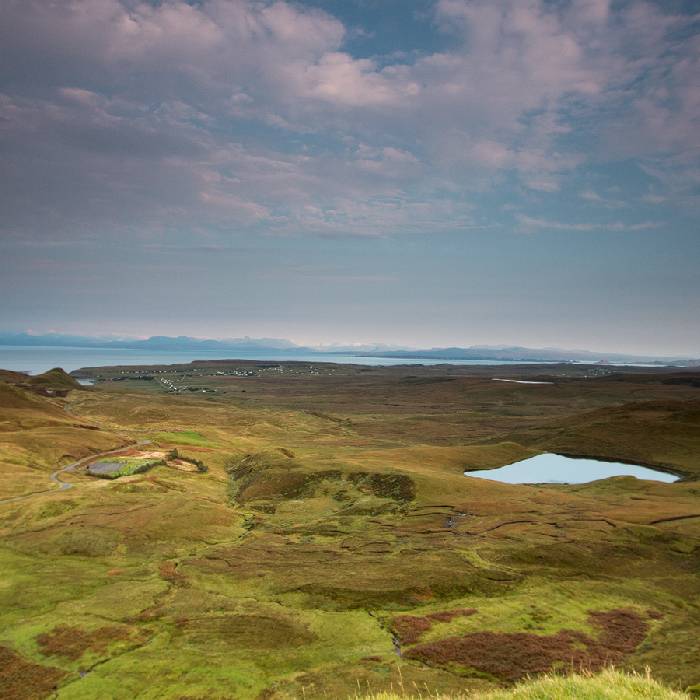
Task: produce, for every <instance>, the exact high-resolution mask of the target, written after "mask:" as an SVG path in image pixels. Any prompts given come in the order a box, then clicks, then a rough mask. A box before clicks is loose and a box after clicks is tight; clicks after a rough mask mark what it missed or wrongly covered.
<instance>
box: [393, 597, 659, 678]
mask: <svg viewBox="0 0 700 700" xmlns="http://www.w3.org/2000/svg"><path fill="white" fill-rule="evenodd" d="M589 619H590V622H591V624H592V625H594V626H596V627H598V628H600V630H601V632H600V634H599V636H598V638H597V639H593V638H592V637H590V636H588V635H586V634H583V633H582V632H576V631H573V630H561V631H559V632H557V633H556V634H553V635H537V634H530V633H526V632H511V633H506V632H474V633H471V634H466V635H464V636H461V637H451V638H448V639H443V640H440V641H437V642H431V643H429V644H422V645H419V646H416V647H413V648H412V649H410V650H409V651H408V652H406V656H407V657H408V658H413V659H417V660H419V661H423V662H424V663H426V664H428V665H431V666H447V667H452V666H458V667H462V668H465V669H476V670H477V671H479V672H481V673H486V674H488V675H489V676H492V677H495V678H498V679H500V680H504V681H511V682H512V681H516V680H518V679H520V678H523V677H525V676H527V675H531V674H539V673H545V672H547V671H551V670H557V669H558V668H563V667H566V668H568V669H574V670H589V671H599V670H601V669H602V668H604V667H605V666H608V665H610V664H616V663H620V662H621V661H622V660H623V659H624V657H625V655H627V654H629V653H631V652H632V651H634V650H635V649H636V648H637V646H638V645H639V644H640V643H641V642H642V640H643V639H644V637H645V635H646V631H647V623H646V622H645V621H644V620H643V619H642V618H641V617H640V616H639V615H638V614H637V613H636V612H634V611H632V610H621V609H618V610H608V611H605V612H592V613H590V617H589Z"/></svg>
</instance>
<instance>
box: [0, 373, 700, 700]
mask: <svg viewBox="0 0 700 700" xmlns="http://www.w3.org/2000/svg"><path fill="white" fill-rule="evenodd" d="M199 367H200V369H199V370H197V372H198V374H197V373H195V372H194V371H193V369H192V368H191V367H189V366H186V368H185V369H178V370H172V371H168V372H166V373H163V374H157V373H155V372H154V371H153V370H152V369H149V371H148V372H147V371H146V370H145V369H143V368H140V369H139V370H137V371H134V374H133V379H126V380H124V379H121V378H122V377H124V376H126V375H124V374H123V373H122V371H121V370H119V369H118V368H117V369H115V370H114V371H113V372H114V373H113V375H110V374H109V373H105V371H104V370H99V371H96V374H97V373H101V375H102V377H103V380H102V381H100V382H99V383H98V385H97V386H96V387H95V388H91V389H90V390H80V391H77V390H70V391H68V393H67V394H66V395H65V396H46V395H41V394H37V393H35V392H33V391H32V390H31V389H30V388H27V387H23V386H18V385H17V384H16V383H13V384H12V385H10V384H3V383H0V470H1V472H0V473H1V474H2V488H3V493H4V494H5V496H3V495H0V498H3V497H8V496H11V497H13V498H14V499H15V500H5V501H2V500H0V570H2V571H3V580H2V585H1V586H0V659H1V660H2V664H1V665H2V668H3V669H4V670H3V671H2V672H0V688H3V687H4V689H8V688H9V689H10V690H5V694H6V695H7V696H8V697H14V698H30V697H31V698H35V697H48V696H50V695H52V693H55V696H56V697H58V698H62V699H67V698H95V697H109V698H115V699H117V700H118V699H121V698H124V699H126V698H134V697H139V698H161V697H174V698H179V697H183V698H185V697H187V698H198V697H211V698H244V699H245V698H251V699H252V698H256V699H257V698H260V699H263V698H264V699H265V700H284V699H287V698H297V697H305V698H324V697H349V696H354V695H355V694H357V693H358V688H359V689H360V690H361V692H364V691H365V690H366V689H369V690H371V691H372V692H382V691H389V690H391V689H392V688H393V689H397V688H400V687H401V686H400V684H401V683H403V687H405V688H407V689H411V692H413V689H416V688H418V689H424V688H426V687H427V688H429V689H431V691H432V692H433V693H443V694H447V695H456V694H457V695H458V694H459V693H462V694H464V693H476V692H480V693H483V692H491V691H494V692H496V691H497V692H500V691H501V689H503V688H510V687H511V686H513V685H514V684H516V683H518V682H519V681H520V680H522V679H524V678H526V677H527V676H537V675H540V674H543V673H548V672H551V671H557V670H562V669H570V668H576V669H588V670H591V671H598V670H601V669H603V668H605V667H607V666H608V665H610V664H611V663H612V664H614V665H615V666H616V667H619V668H621V669H624V670H638V671H640V672H642V671H643V670H644V669H645V668H646V667H647V666H649V667H650V668H651V670H652V673H653V676H654V677H655V678H658V679H659V680H660V681H662V682H665V683H667V684H669V686H670V687H678V688H686V687H689V686H692V685H694V684H697V683H699V682H700V663H699V662H698V659H699V658H700V647H699V645H698V639H697V629H698V625H700V607H699V606H698V602H697V601H698V600H700V577H698V570H699V569H700V499H699V498H698V497H699V496H700V490H699V487H698V482H697V480H694V477H693V474H698V473H700V462H698V459H700V458H699V457H698V455H700V450H699V449H698V448H699V447H700V445H699V444H698V441H699V440H700V419H699V416H700V414H699V413H698V411H697V406H698V401H699V398H698V396H699V394H698V389H697V387H695V386H693V385H692V384H689V383H671V384H668V383H664V378H663V377H661V378H659V379H657V380H654V381H652V380H651V379H650V377H651V376H652V375H644V374H641V373H640V374H634V375H631V376H630V377H629V381H620V380H619V379H614V380H613V379H609V378H606V377H605V376H603V377H602V378H601V379H600V380H598V379H595V380H583V379H581V378H578V377H577V376H564V375H561V374H560V372H566V371H568V370H567V369H566V368H554V369H552V370H550V371H551V372H552V375H551V377H550V379H551V380H552V381H553V382H554V384H552V385H541V386H538V385H516V384H508V383H502V382H493V381H492V380H491V378H490V377H489V376H486V375H485V374H484V372H485V370H484V369H483V368H479V370H478V373H477V374H476V375H474V376H472V375H469V374H467V373H466V370H461V371H457V370H456V369H455V368H447V369H445V368H443V369H442V370H440V369H435V368H425V369H417V368H410V370H409V369H407V368H393V369H390V370H369V371H364V369H363V368H334V367H333V366H330V367H327V368H317V367H313V368H311V367H309V368H307V369H306V370H304V368H303V367H301V366H300V364H299V363H295V364H294V365H293V366H290V367H289V369H288V371H287V369H286V368H285V367H282V370H284V371H282V370H280V369H279V366H277V367H275V368H262V369H260V368H258V369H256V368H253V369H250V366H246V369H245V372H243V371H241V372H240V373H238V374H235V373H233V370H231V368H230V367H226V366H224V367H225V369H224V370H222V369H220V367H221V366H217V367H216V368H209V367H208V366H207V365H206V364H205V365H200V366H199ZM365 369H366V368H365ZM229 370H231V373H228V374H227V373H226V372H229ZM527 371H528V372H534V371H535V370H534V369H528V370H527ZM537 371H538V372H540V373H542V372H545V371H547V369H546V368H545V369H543V368H539V369H538V370H537ZM571 371H572V372H575V373H578V372H581V371H582V370H581V368H579V367H576V368H573V369H572V370H571ZM217 372H224V373H223V374H217ZM248 372H252V374H248ZM491 372H492V373H495V372H499V373H500V372H502V370H501V369H500V368H499V369H498V370H494V369H492V370H491ZM193 374H196V376H190V375H193ZM110 376H114V377H117V378H120V380H119V381H117V382H112V381H109V378H110ZM143 376H151V377H164V378H167V379H168V382H169V383H164V382H160V381H159V380H158V379H148V380H145V379H142V378H140V377H143ZM497 376H500V374H499V375H497ZM526 376H531V375H526ZM640 377H641V378H640ZM192 385H194V386H197V387H199V386H204V387H206V388H207V389H209V390H211V392H212V393H202V392H200V391H197V392H190V391H189V390H188V389H187V388H186V387H189V386H192ZM173 386H174V387H176V388H175V389H173V388H172V387H173ZM640 406H641V407H642V408H640ZM596 426H597V427H596ZM596 431H597V432H596ZM615 436H619V441H617V442H616V441H615ZM596 438H597V439H596ZM137 444H139V445H142V446H144V447H143V450H144V451H146V450H150V449H152V450H154V451H160V452H162V453H168V454H170V451H171V450H172V449H173V448H177V449H178V450H179V452H180V453H181V454H183V455H185V456H186V457H187V458H188V459H191V460H198V461H200V462H202V463H204V464H205V465H206V467H207V470H202V471H200V470H197V469H189V470H188V469H184V468H178V465H177V460H173V461H171V462H167V463H165V464H162V465H159V466H156V467H154V468H153V469H151V470H150V471H148V472H146V473H140V474H135V475H133V476H121V477H120V478H116V479H113V480H110V479H100V478H94V477H91V476H90V475H89V474H88V473H87V468H88V466H89V463H90V459H89V458H90V455H93V457H92V459H94V460H98V459H103V458H104V457H101V455H104V454H106V453H108V452H110V451H112V450H113V449H114V448H117V447H120V446H125V445H137ZM553 446H556V449H562V451H568V452H572V453H576V454H581V453H583V454H592V455H593V456H595V455H596V454H598V455H600V456H607V455H610V456H614V457H616V458H619V459H629V460H632V461H634V460H639V461H641V462H644V463H649V464H659V463H663V465H665V466H666V467H667V468H671V469H673V470H675V471H678V472H680V473H683V474H686V475H687V478H686V479H685V480H683V481H680V482H677V483H673V484H663V483H657V482H650V481H637V480H635V479H632V478H614V479H608V480H604V481H600V482H594V483H591V484H582V485H572V486H567V485H546V486H526V485H507V484H501V483H497V482H494V481H490V480H484V479H475V478H469V477H465V476H463V471H464V469H467V468H476V467H479V468H485V467H493V466H498V465H500V464H504V463H507V462H510V461H513V460H515V459H519V458H522V457H526V456H529V455H532V454H535V453H537V452H539V451H542V450H544V449H553ZM613 448H615V450H617V452H615V453H614V454H613V452H614V451H613ZM86 458H88V459H86ZM79 460H84V461H80V462H79V464H78V466H77V467H76V468H74V469H73V470H72V471H63V472H60V473H59V474H58V478H59V479H60V481H62V482H64V485H65V484H66V483H67V484H70V485H71V488H63V490H59V483H56V482H55V481H51V475H52V474H53V473H54V472H56V470H60V469H63V468H65V467H66V466H68V465H70V464H71V463H73V462H76V461H79ZM180 467H182V465H180ZM22 496H26V497H24V498H20V499H19V500H16V499H17V497H22ZM54 689H55V690H54ZM0 696H2V693H0ZM497 697H498V696H497ZM514 697H519V696H517V695H516V696H514ZM524 697H527V696H524ZM533 697H537V696H533ZM555 697H556V696H555ZM564 697H565V696H564ZM583 697H585V696H583ZM594 697H595V696H594ZM601 697H605V696H601ZM622 697H624V696H622Z"/></svg>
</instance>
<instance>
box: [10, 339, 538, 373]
mask: <svg viewBox="0 0 700 700" xmlns="http://www.w3.org/2000/svg"><path fill="white" fill-rule="evenodd" d="M193 360H271V361H287V362H291V361H295V360H296V361H302V362H335V363H336V364H341V365H372V366H385V367H387V366H392V365H522V364H542V363H534V362H533V363H527V362H522V361H517V362H516V361H510V360H431V359H425V358H411V357H402V358H392V357H360V356H355V355H338V354H335V353H321V352H319V353H307V354H304V353H299V354H296V353H287V352H279V353H276V352H274V351H265V352H231V353H230V354H225V355H222V353H221V352H206V351H202V350H172V351H166V350H129V349H126V348H81V347H49V346H41V345H31V346H23V345H0V369H9V370H12V371H14V372H28V373H30V374H40V373H41V372H46V371H47V370H49V369H52V368H53V367H61V368H63V369H64V370H65V371H66V372H72V371H74V370H76V369H81V368H83V367H107V366H114V365H176V364H186V363H189V362H192V361H193Z"/></svg>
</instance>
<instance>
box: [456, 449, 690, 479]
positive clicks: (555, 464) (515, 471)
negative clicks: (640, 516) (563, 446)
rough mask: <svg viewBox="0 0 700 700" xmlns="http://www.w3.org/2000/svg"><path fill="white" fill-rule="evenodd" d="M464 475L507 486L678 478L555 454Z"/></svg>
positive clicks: (635, 467) (651, 471) (640, 468)
mask: <svg viewBox="0 0 700 700" xmlns="http://www.w3.org/2000/svg"><path fill="white" fill-rule="evenodd" d="M464 475H465V476H475V477H477V478H480V479H493V480H494V481H502V482H504V483H506V484H585V483H588V482H589V481H597V480H598V479H609V478H610V477H611V476H634V477H636V478H637V479H648V480H650V481H664V482H666V483H671V482H673V481H678V478H679V477H677V476H676V475H675V474H669V473H668V472H662V471H658V470H657V469H649V467H642V466H639V465H637V464H624V463H622V462H603V461H601V460H599V459H584V458H578V457H564V455H558V454H553V453H545V454H541V455H537V456H536V457H530V458H529V459H523V460H521V461H520V462H513V464H506V465H505V466H504V467H499V468H498V469H480V470H479V471H473V472H467V471H465V472H464Z"/></svg>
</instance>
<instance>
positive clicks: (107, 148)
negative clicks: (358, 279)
mask: <svg viewBox="0 0 700 700" xmlns="http://www.w3.org/2000/svg"><path fill="white" fill-rule="evenodd" d="M425 21H426V31H432V32H435V34H436V44H437V45H438V46H439V47H440V48H438V49H437V50H434V51H432V52H429V53H428V52H424V53H416V52H415V51H414V50H413V49H414V47H413V46H406V47H405V48H406V51H405V52H403V53H401V52H396V51H392V52H390V53H388V54H387V55H386V56H382V55H376V56H357V55H353V53H352V52H351V51H350V49H349V44H348V42H347V40H348V38H349V37H351V36H356V35H357V31H356V30H349V29H348V28H347V27H346V26H344V24H343V23H342V22H341V21H340V20H339V19H338V18H336V17H333V16H331V15H330V14H329V13H327V12H324V11H321V10H319V9H316V8H314V7H310V6H306V5H304V4H301V3H298V4H292V3H287V2H283V1H281V0H274V1H273V0H201V2H198V3H190V2H185V1H184V0H167V1H166V2H160V3H152V2H145V1H141V0H55V1H54V2H51V3H47V2H45V1H44V0H6V1H5V2H4V3H2V7H1V8H0V52H1V53H0V86H1V87H0V91H1V92H0V153H1V154H2V158H3V163H4V165H5V168H4V171H5V175H4V177H3V182H2V184H3V187H2V188H1V189H0V206H2V208H3V213H4V216H3V222H2V223H0V226H2V232H3V234H4V235H13V236H27V235H31V236H39V237H40V236H42V235H43V236H46V235H53V234H55V233H56V232H58V231H60V232H62V234H66V235H68V233H69V234H70V235H74V236H76V237H80V236H92V237H95V236H98V237H99V236H100V235H107V234H108V233H110V232H112V231H119V232H121V233H122V234H124V235H126V233H128V234H129V235H143V236H147V235H149V232H150V233H151V234H153V235H166V234H167V231H169V230H172V229H182V228H184V227H188V228H190V229H192V230H195V231H199V230H204V229H205V228H206V227H212V229H213V230H216V231H221V232H225V231H235V232H246V233H253V232H258V231H263V230H264V231H267V232H269V231H272V232H275V231H278V232H282V233H306V232H316V233H319V232H320V233H324V234H330V233H339V234H354V235H371V234H379V235H385V234H389V233H395V232H400V231H424V232H431V231H435V230H447V229H449V228H450V227H453V228H455V229H459V228H460V227H469V226H474V225H478V223H479V222H478V217H476V216H475V206H476V202H477V201H478V196H477V193H480V192H483V191H484V190H485V189H488V188H499V187H500V188H503V192H504V193H505V192H508V191H509V190H508V189H507V187H508V186H509V184H508V183H511V184H512V183H514V186H515V187H517V188H521V189H522V190H524V191H525V192H530V193H533V196H544V197H546V196H555V195H556V194H557V193H561V191H562V187H563V183H565V182H566V181H567V179H568V178H570V177H571V176H572V175H574V174H575V173H576V172H577V171H579V170H580V169H581V168H584V167H586V165H587V164H588V163H589V162H591V161H595V162H596V163H597V164H601V163H605V162H609V161H610V160H611V159H612V160H614V159H636V160H637V161H638V163H639V166H640V168H643V169H644V172H645V173H647V175H648V176H649V177H651V178H654V179H655V180H657V181H658V183H659V188H660V189H661V190H662V194H661V195H659V196H674V195H673V194H672V193H673V192H676V193H677V195H678V196H681V195H682V196H684V197H686V199H687V196H688V186H689V185H688V183H693V182H697V181H698V178H697V173H698V172H700V167H699V166H698V151H697V144H698V136H697V134H698V133H700V128H698V126H699V125H698V123H697V120H698V114H700V103H699V100H700V90H699V89H698V87H697V81H696V80H695V79H694V76H696V75H697V74H698V71H699V70H700V40H698V38H697V37H694V36H692V33H691V32H689V31H688V28H689V27H690V26H691V25H692V22H693V19H692V18H691V17H688V16H684V15H675V14H672V13H669V12H663V11H662V10H661V9H660V6H658V5H654V4H651V3H646V2H635V3H622V4H621V5H619V6H615V7H613V6H611V4H610V3H609V2H607V0H566V1H565V2H562V3H549V2H545V1H544V0H437V1H436V2H435V4H434V7H433V15H432V18H428V19H426V20H425ZM431 22H432V24H430V23H431ZM553 57H556V60H554V59H553ZM682 183H685V185H683V184H682ZM684 186H685V190H683V187H684ZM669 192H671V194H669ZM504 196H505V195H504ZM583 198H584V199H585V200H587V201H588V202H589V203H590V204H592V205H594V204H601V201H600V200H595V199H593V198H591V197H583ZM606 201H607V205H608V206H613V204H612V202H613V200H606Z"/></svg>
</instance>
